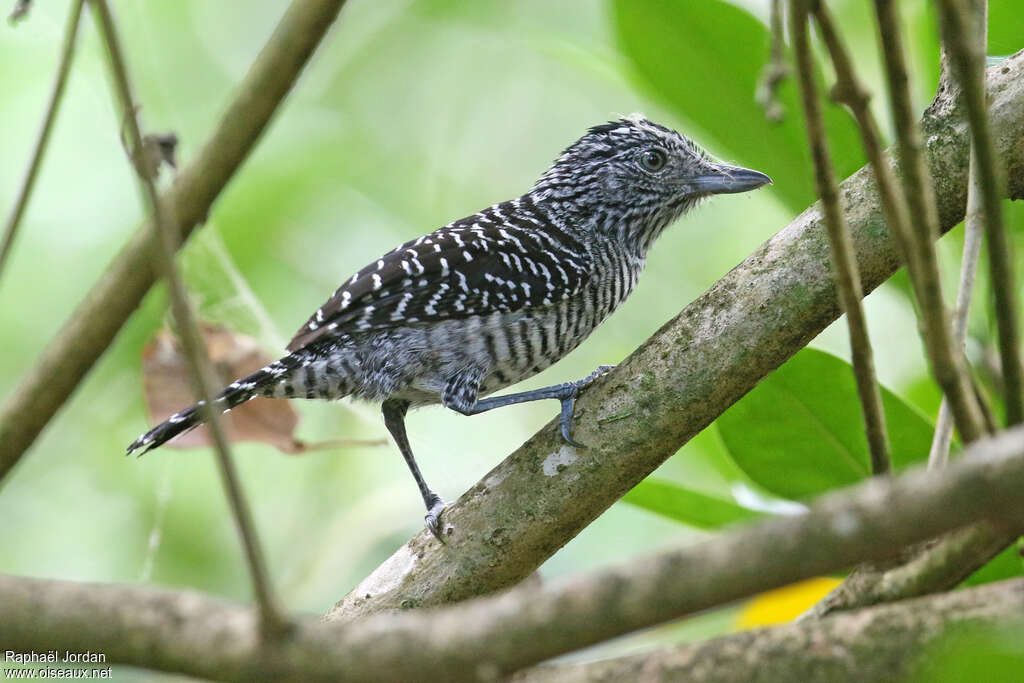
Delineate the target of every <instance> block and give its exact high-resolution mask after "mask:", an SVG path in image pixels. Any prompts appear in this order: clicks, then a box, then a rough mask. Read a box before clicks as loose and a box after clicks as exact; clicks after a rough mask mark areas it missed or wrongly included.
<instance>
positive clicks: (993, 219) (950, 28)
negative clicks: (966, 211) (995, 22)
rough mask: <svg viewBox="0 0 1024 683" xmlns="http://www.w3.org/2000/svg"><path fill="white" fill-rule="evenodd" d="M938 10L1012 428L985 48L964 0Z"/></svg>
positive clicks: (1018, 369)
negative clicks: (959, 107) (971, 164)
mask: <svg viewBox="0 0 1024 683" xmlns="http://www.w3.org/2000/svg"><path fill="white" fill-rule="evenodd" d="M939 8H940V10H941V18H942V22H941V23H942V35H943V41H944V43H945V47H946V50H947V53H948V54H949V61H950V64H951V65H952V67H953V72H954V73H955V74H956V78H957V81H958V83H959V85H960V88H961V91H962V101H963V103H964V106H965V109H966V111H967V119H968V121H969V122H970V127H971V141H972V144H973V149H974V152H975V154H976V158H977V162H978V163H977V167H978V181H979V185H980V188H981V206H982V211H983V214H984V224H985V236H986V237H987V238H988V254H989V267H990V278H991V280H992V292H993V295H994V298H995V312H996V324H997V326H998V329H999V356H1000V359H1001V361H1002V366H1003V377H1004V381H1005V389H1006V422H1007V424H1009V425H1014V424H1018V423H1019V422H1021V421H1022V420H1024V368H1022V366H1021V359H1020V326H1019V322H1018V320H1017V291H1016V282H1015V278H1014V272H1013V261H1012V252H1011V251H1010V249H1009V247H1008V246H1007V242H1006V230H1005V227H1004V225H1003V212H1002V205H1001V202H1000V186H1001V182H1000V177H999V167H998V161H997V159H996V155H995V150H994V148H993V145H992V133H991V130H990V128H989V122H988V112H987V109H988V104H987V101H986V100H987V97H986V93H985V81H984V78H985V45H984V43H982V42H980V41H977V40H971V38H970V36H971V35H973V33H974V32H972V31H971V30H970V26H969V22H968V17H967V7H966V5H965V3H964V2H963V0H942V1H941V2H940V3H939Z"/></svg>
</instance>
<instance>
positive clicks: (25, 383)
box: [0, 0, 344, 478]
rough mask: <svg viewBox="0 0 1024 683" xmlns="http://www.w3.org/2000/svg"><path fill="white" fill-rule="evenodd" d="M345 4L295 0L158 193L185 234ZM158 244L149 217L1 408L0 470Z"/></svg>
mask: <svg viewBox="0 0 1024 683" xmlns="http://www.w3.org/2000/svg"><path fill="white" fill-rule="evenodd" d="M343 4H344V0H293V2H292V4H291V5H290V6H289V8H288V10H287V11H286V12H285V14H284V16H283V17H282V19H281V21H280V23H279V24H278V25H277V28H276V29H275V30H274V34H273V35H272V36H271V37H270V39H269V40H268V41H267V44H266V45H265V46H264V47H263V49H262V50H261V51H260V53H259V56H258V57H257V58H256V61H255V62H254V63H253V65H252V67H251V68H250V69H249V73H248V74H246V76H245V79H244V80H243V81H242V83H241V84H240V85H239V87H238V91H237V93H236V94H235V97H234V99H233V100H232V101H231V103H230V104H229V106H228V108H227V110H226V111H225V112H224V115H223V116H222V117H221V120H220V122H219V123H218V125H217V127H216V129H215V130H214V132H213V134H212V135H211V136H210V138H209V139H208V140H207V142H206V144H205V145H204V146H203V147H202V149H201V150H200V152H199V155H198V157H196V159H195V160H194V161H193V162H192V163H191V164H190V165H189V166H188V168H186V169H185V170H184V171H183V172H182V173H181V174H179V175H178V176H177V178H176V180H175V183H174V186H173V187H171V188H170V190H169V191H168V192H166V193H165V195H164V196H163V197H162V198H161V202H162V203H163V205H165V206H166V207H167V215H168V217H169V218H171V219H172V223H173V225H172V227H173V231H174V232H175V233H176V234H178V235H180V238H181V239H185V238H186V237H188V235H189V233H190V232H191V231H192V229H193V228H195V226H197V225H198V224H200V223H201V222H202V221H203V220H205V218H206V215H207V214H208V213H209V211H210V207H211V206H212V205H213V202H214V201H215V200H216V199H217V197H218V195H219V194H220V192H221V191H222V190H223V189H224V187H225V186H226V185H227V183H228V181H229V180H230V179H231V178H232V176H233V175H234V173H235V172H236V171H237V170H238V168H239V166H240V165H241V164H242V162H243V161H244V160H245V158H246V156H248V154H249V152H250V151H251V150H252V148H253V147H255V146H256V143H257V141H258V140H259V138H260V135H261V134H262V133H263V130H264V129H265V128H266V126H267V124H268V123H269V122H270V119H271V118H272V117H273V115H274V112H276V111H277V108H278V105H280V104H281V102H282V101H283V100H284V98H285V96H286V95H287V94H288V92H289V91H290V90H291V88H292V86H293V85H294V84H295V81H296V80H297V79H298V77H299V74H300V73H301V71H302V68H303V67H304V66H305V65H306V63H307V62H308V61H309V58H310V57H311V56H312V55H313V51H314V50H315V49H316V47H317V45H319V43H320V41H321V40H322V39H323V37H324V35H326V33H327V29H328V28H330V26H331V24H332V23H333V21H334V19H335V17H337V15H338V12H339V11H340V10H341V7H342V5H343ZM152 253H153V245H152V231H151V229H150V228H149V226H143V227H142V228H140V229H139V230H138V232H136V233H135V235H134V236H133V237H132V239H131V241H129V243H128V244H127V245H126V246H125V247H124V249H122V250H121V252H120V253H119V254H118V255H117V257H115V259H114V261H113V262H112V263H111V265H110V266H109V267H108V268H107V270H106V272H105V273H104V274H103V275H102V276H101V277H100V279H99V281H98V282H97V283H96V284H95V285H94V286H93V287H92V289H91V290H89V292H87V293H86V295H85V299H84V300H83V301H82V303H81V304H79V306H78V308H77V309H76V310H75V312H74V313H72V314H71V315H70V316H69V318H68V320H67V321H66V322H65V324H64V326H63V327H62V328H61V330H60V331H59V332H58V333H57V334H56V335H55V336H54V339H53V341H52V342H51V343H50V345H49V346H47V348H46V349H44V350H43V352H42V355H41V356H40V358H39V360H38V361H37V362H36V365H35V367H33V368H32V369H31V370H30V371H29V372H28V373H27V375H26V376H25V378H24V379H23V380H22V382H21V384H20V385H19V386H18V387H17V388H16V389H15V390H14V391H13V392H12V394H11V395H10V396H8V397H7V399H6V401H5V402H4V404H3V406H2V407H0V478H2V477H3V476H4V475H6V474H7V473H8V472H9V471H10V470H11V468H12V467H14V465H15V464H17V462H18V460H19V459H20V458H21V456H22V454H23V453H24V452H25V450H26V449H28V448H29V446H31V445H32V442H33V441H34V440H35V438H36V437H37V436H38V435H39V433H40V432H41V431H42V429H43V428H44V427H45V426H46V425H47V423H49V421H50V420H51V419H52V418H53V416H54V415H55V414H56V413H57V411H58V410H60V408H61V406H63V405H64V402H65V401H66V400H67V399H68V397H69V396H70V395H71V393H72V392H73V391H74V390H75V388H76V387H77V386H78V383H79V382H81V381H82V379H83V378H84V377H85V375H86V374H87V373H88V372H89V369H90V368H92V365H93V363H95V362H96V360H97V359H98V358H99V357H100V356H101V355H102V354H103V352H104V351H105V350H106V349H107V347H108V346H109V345H110V343H111V342H112V341H113V339H114V336H115V335H116V334H117V332H118V331H119V330H120V329H121V326H122V325H123V324H124V322H125V321H126V320H127V319H128V316H130V315H131V314H132V312H133V311H134V310H135V308H136V307H137V306H138V305H139V302H141V301H142V297H143V296H145V294H146V292H148V291H149V288H150V287H152V286H153V283H154V282H155V280H156V275H157V274H156V272H155V271H154V270H153V266H152Z"/></svg>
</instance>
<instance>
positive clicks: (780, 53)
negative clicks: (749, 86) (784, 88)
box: [755, 0, 789, 121]
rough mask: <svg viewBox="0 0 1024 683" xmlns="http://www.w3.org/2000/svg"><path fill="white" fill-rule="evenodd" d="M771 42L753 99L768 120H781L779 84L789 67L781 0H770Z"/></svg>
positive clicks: (781, 109)
mask: <svg viewBox="0 0 1024 683" xmlns="http://www.w3.org/2000/svg"><path fill="white" fill-rule="evenodd" d="M771 1H772V4H771V19H770V24H769V27H770V30H771V44H770V47H769V55H768V63H767V64H765V66H764V71H762V72H761V79H760V81H759V82H758V84H757V93H756V95H755V99H757V103H758V104H760V105H761V108H762V109H764V115H765V117H767V118H768V120H769V121H781V120H782V118H783V116H784V115H785V110H783V108H782V103H780V102H779V86H780V85H781V84H782V82H783V81H784V80H786V77H787V76H789V67H788V66H786V60H785V55H784V49H783V48H784V46H785V36H783V34H782V0H771Z"/></svg>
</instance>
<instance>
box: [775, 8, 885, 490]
mask: <svg viewBox="0 0 1024 683" xmlns="http://www.w3.org/2000/svg"><path fill="white" fill-rule="evenodd" d="M789 15H790V25H789V26H790V31H789V32H790V37H791V40H792V41H793V52H794V53H795V54H796V64H797V73H798V75H799V79H798V80H799V85H800V96H801V101H802V102H803V107H804V118H805V119H806V121H807V140H808V144H809V145H810V148H811V157H812V158H813V160H814V170H815V184H816V185H817V188H818V196H819V197H821V207H822V213H823V214H824V216H825V226H826V227H827V228H828V238H829V244H830V245H831V247H832V263H833V264H834V267H835V271H836V285H837V287H838V289H839V301H840V304H841V305H842V310H843V312H844V313H845V314H846V324H847V329H848V330H849V334H850V355H851V358H852V360H853V374H854V377H855V378H856V380H857V394H858V396H859V397H860V405H861V410H862V412H863V415H864V427H865V431H866V432H867V438H868V447H869V451H870V453H871V472H872V474H886V473H888V472H889V470H890V469H891V467H892V463H891V461H890V457H889V439H888V436H887V434H886V431H885V412H884V411H883V410H882V392H881V390H880V389H879V387H878V379H877V377H876V376H875V359H874V353H873V352H872V349H871V340H870V339H869V337H868V324H867V320H865V318H864V308H863V306H862V305H861V297H863V296H864V290H863V288H862V287H861V284H860V273H859V272H858V271H857V260H856V257H855V255H854V252H853V240H852V239H851V238H850V228H849V226H847V225H846V219H845V218H844V216H843V212H842V209H841V208H840V206H839V192H838V190H837V188H836V176H835V169H834V168H833V166H832V159H831V158H830V156H829V152H828V143H827V142H826V139H825V121H824V119H823V118H822V115H821V103H820V101H819V100H818V88H817V85H816V83H815V81H814V64H813V61H812V57H811V47H810V40H809V37H808V25H807V24H808V18H809V15H808V0H794V2H792V3H791V4H790V12H789Z"/></svg>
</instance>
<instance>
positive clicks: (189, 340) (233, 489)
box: [91, 0, 285, 635]
mask: <svg viewBox="0 0 1024 683" xmlns="http://www.w3.org/2000/svg"><path fill="white" fill-rule="evenodd" d="M91 2H92V7H93V10H94V11H95V16H96V23H97V25H98V26H99V30H100V34H101V35H102V37H103V41H104V43H105V44H106V47H107V55H108V57H109V61H110V70H111V72H112V74H113V79H114V84H115V90H116V93H117V96H118V99H119V100H120V101H121V110H122V116H123V119H124V122H125V127H126V128H127V130H128V142H129V149H130V154H131V157H132V159H131V161H132V165H133V166H134V167H135V171H136V175H137V176H138V178H139V182H140V185H141V187H142V195H143V199H144V201H145V204H146V208H147V210H148V213H149V214H150V216H151V219H150V224H151V225H152V228H153V232H154V233H155V234H154V236H153V240H152V242H153V246H154V260H155V262H156V264H157V268H158V269H159V271H160V273H161V276H162V277H163V278H164V280H166V281H167V285H168V289H169V290H170V293H171V302H172V307H173V311H174V319H175V321H176V322H177V323H178V332H179V334H180V336H181V339H182V346H183V347H184V350H185V355H186V356H187V357H188V360H189V369H190V370H191V373H192V381H193V385H194V386H195V388H196V393H197V395H198V398H199V403H200V404H201V405H202V406H203V408H202V409H203V412H204V413H205V415H204V418H205V419H206V421H207V424H208V426H209V430H210V434H211V436H212V437H213V445H214V451H215V453H216V456H217V463H218V465H219V467H220V473H221V479H222V481H223V483H224V489H225V492H226V493H227V497H228V503H229V504H230V507H231V512H232V514H233V515H234V518H235V524H236V526H237V527H238V533H239V535H240V536H241V540H242V546H243V548H244V550H245V557H246V560H247V562H248V565H249V571H250V574H251V576H252V584H253V592H254V593H255V594H256V601H257V602H258V604H259V606H260V614H261V617H262V620H263V622H262V623H263V626H264V631H265V633H266V634H268V635H274V634H277V633H279V632H281V631H283V630H285V619H284V617H283V616H282V614H281V611H280V610H279V609H278V607H277V601H276V600H275V599H274V595H273V590H272V587H271V583H270V579H269V578H268V572H267V567H266V561H265V560H264V559H263V552H262V550H261V549H260V543H259V537H258V536H257V534H256V525H255V523H254V522H253V519H252V513H251V512H250V510H249V506H248V504H246V501H245V496H244V494H243V492H242V487H241V485H240V484H239V483H238V474H237V472H236V471H235V465H234V463H233V462H232V460H231V453H230V452H229V450H228V441H227V437H226V436H225V433H224V425H223V423H222V422H221V419H220V414H219V413H218V412H217V410H216V409H215V408H214V404H213V397H214V396H215V395H216V393H215V392H216V391H217V383H216V379H215V375H214V372H213V368H212V367H211V365H210V358H209V356H208V355H207V352H206V345H205V344H204V343H203V339H202V337H201V336H200V334H199V328H198V327H197V326H196V321H195V316H194V314H193V313H192V309H191V308H190V306H189V302H188V295H187V294H186V292H185V284H184V282H183V281H182V279H181V274H180V273H179V272H178V269H177V268H176V267H175V264H174V253H175V252H176V251H177V250H178V246H179V244H178V235H176V234H174V233H173V232H172V231H171V226H170V224H169V221H168V218H167V216H166V215H165V207H164V206H162V205H161V203H160V195H159V194H158V193H157V189H156V185H155V184H154V176H155V172H153V170H152V169H147V168H146V166H145V163H144V159H143V154H144V149H143V139H142V133H141V131H140V130H139V122H138V119H137V114H136V107H135V100H134V98H133V97H132V89H131V84H130V81H129V80H128V71H127V67H126V65H125V61H124V57H123V56H122V50H121V41H120V40H119V39H118V36H117V27H116V25H115V24H114V18H113V16H112V15H111V13H110V8H109V7H108V6H107V3H106V0H91Z"/></svg>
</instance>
